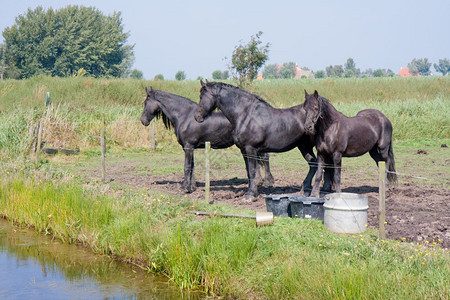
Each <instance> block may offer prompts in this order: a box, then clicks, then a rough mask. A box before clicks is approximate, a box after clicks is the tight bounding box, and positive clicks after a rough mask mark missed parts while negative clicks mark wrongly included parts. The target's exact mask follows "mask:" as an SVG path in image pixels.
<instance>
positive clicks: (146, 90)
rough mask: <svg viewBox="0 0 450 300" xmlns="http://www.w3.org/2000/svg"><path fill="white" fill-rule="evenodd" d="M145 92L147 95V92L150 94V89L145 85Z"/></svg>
mask: <svg viewBox="0 0 450 300" xmlns="http://www.w3.org/2000/svg"><path fill="white" fill-rule="evenodd" d="M145 92H146V93H147V95H149V94H150V91H149V90H148V88H147V87H145Z"/></svg>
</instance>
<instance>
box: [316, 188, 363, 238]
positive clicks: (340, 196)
mask: <svg viewBox="0 0 450 300" xmlns="http://www.w3.org/2000/svg"><path fill="white" fill-rule="evenodd" d="M324 198H325V203H324V205H323V207H324V209H325V211H324V218H323V224H324V225H325V228H326V229H327V230H329V231H332V232H337V233H361V232H364V231H365V230H366V227H367V226H366V225H367V210H368V209H369V204H368V198H367V196H362V195H359V194H354V193H333V194H329V195H326V196H325V197H324Z"/></svg>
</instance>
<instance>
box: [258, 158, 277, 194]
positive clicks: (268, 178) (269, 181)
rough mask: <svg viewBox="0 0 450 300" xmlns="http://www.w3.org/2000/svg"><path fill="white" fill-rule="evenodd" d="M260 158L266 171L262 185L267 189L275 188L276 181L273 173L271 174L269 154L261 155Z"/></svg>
mask: <svg viewBox="0 0 450 300" xmlns="http://www.w3.org/2000/svg"><path fill="white" fill-rule="evenodd" d="M260 158H261V159H262V165H263V166H264V169H265V177H264V180H263V184H262V185H263V187H265V188H269V187H273V185H274V183H275V180H274V179H273V176H272V172H270V164H269V153H261V154H260Z"/></svg>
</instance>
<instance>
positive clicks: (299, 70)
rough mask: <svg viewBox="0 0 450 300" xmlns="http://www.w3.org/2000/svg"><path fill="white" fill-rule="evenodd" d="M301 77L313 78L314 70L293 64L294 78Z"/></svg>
mask: <svg viewBox="0 0 450 300" xmlns="http://www.w3.org/2000/svg"><path fill="white" fill-rule="evenodd" d="M303 77H306V78H314V72H313V71H311V70H304V69H302V68H300V67H299V66H295V78H297V79H300V78H303Z"/></svg>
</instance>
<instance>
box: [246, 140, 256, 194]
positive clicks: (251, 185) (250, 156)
mask: <svg viewBox="0 0 450 300" xmlns="http://www.w3.org/2000/svg"><path fill="white" fill-rule="evenodd" d="M245 153H246V155H247V162H248V175H249V176H248V180H249V181H248V191H247V192H246V193H245V194H244V198H245V200H246V201H248V202H253V201H256V196H257V195H258V186H257V185H256V182H255V176H256V168H258V161H257V159H256V157H257V152H256V151H255V149H253V148H252V147H248V148H247V149H246V150H245Z"/></svg>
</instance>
